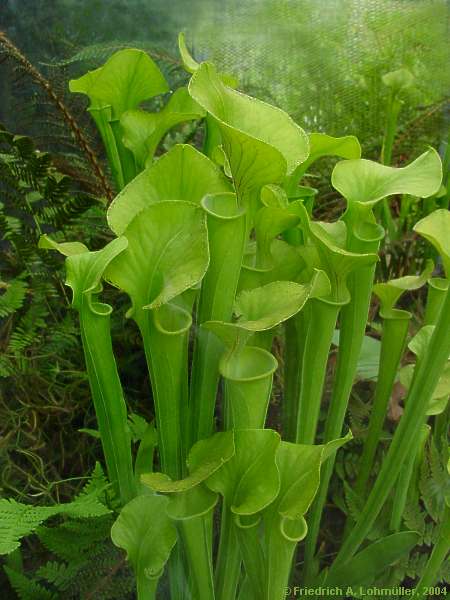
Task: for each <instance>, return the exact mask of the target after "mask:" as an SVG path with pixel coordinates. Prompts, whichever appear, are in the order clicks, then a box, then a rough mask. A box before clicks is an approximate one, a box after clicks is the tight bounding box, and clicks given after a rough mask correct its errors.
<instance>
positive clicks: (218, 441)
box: [141, 431, 234, 492]
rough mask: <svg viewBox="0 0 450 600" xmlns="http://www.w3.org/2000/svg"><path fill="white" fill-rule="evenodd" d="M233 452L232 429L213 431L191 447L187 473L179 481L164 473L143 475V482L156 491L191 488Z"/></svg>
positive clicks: (210, 473) (212, 471)
mask: <svg viewBox="0 0 450 600" xmlns="http://www.w3.org/2000/svg"><path fill="white" fill-rule="evenodd" d="M233 454H234V438H233V432H232V431H225V432H219V433H215V434H214V435H213V436H211V437H210V438H207V439H206V440H200V441H199V442H197V443H196V444H194V446H193V447H192V449H191V451H190V453H189V458H188V460H187V464H188V468H189V475H188V477H185V478H184V479H181V480H180V481H172V480H171V479H170V477H168V476H167V475H165V474H164V473H150V474H148V475H143V476H142V477H141V481H142V483H143V484H145V485H147V486H148V487H150V488H152V489H153V490H155V491H158V492H182V491H185V490H188V489H191V488H193V487H195V486H196V485H198V484H199V483H201V482H202V481H205V479H208V477H209V476H210V475H212V474H213V473H214V472H216V471H217V470H218V469H220V468H221V467H222V465H224V464H225V463H226V462H227V461H229V460H230V459H231V457H232V456H233Z"/></svg>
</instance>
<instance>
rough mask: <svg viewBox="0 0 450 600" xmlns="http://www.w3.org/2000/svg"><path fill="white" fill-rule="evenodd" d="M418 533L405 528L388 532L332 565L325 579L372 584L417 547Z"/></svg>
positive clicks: (328, 582)
mask: <svg viewBox="0 0 450 600" xmlns="http://www.w3.org/2000/svg"><path fill="white" fill-rule="evenodd" d="M418 540H419V534H418V533H416V532H415V531H402V532H400V533H394V534H392V535H388V536H387V537H385V538H382V539H380V540H377V541H376V542H373V543H372V544H370V545H369V546H367V547H366V548H364V550H361V552H359V553H358V554H356V555H355V556H354V557H353V558H352V559H350V560H349V561H348V562H346V563H344V564H342V565H340V566H339V567H337V568H336V569H332V570H331V571H330V572H329V574H328V577H327V579H326V581H325V583H326V585H327V586H343V587H347V586H369V585H371V584H372V583H373V582H374V581H375V579H376V578H377V577H378V576H379V575H381V574H382V573H383V572H384V571H385V570H386V569H387V568H388V567H389V566H390V565H392V564H394V563H395V562H397V561H398V560H400V559H401V558H404V556H405V555H408V554H409V552H411V550H412V549H413V548H414V546H415V545H416V544H417V543H418Z"/></svg>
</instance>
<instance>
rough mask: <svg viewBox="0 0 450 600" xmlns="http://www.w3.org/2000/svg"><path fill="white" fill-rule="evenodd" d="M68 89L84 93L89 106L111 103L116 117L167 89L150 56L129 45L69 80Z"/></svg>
mask: <svg viewBox="0 0 450 600" xmlns="http://www.w3.org/2000/svg"><path fill="white" fill-rule="evenodd" d="M69 89H70V91H71V92H78V93H80V94H86V95H87V96H88V97H89V99H90V102H91V108H98V107H103V106H111V108H112V118H113V119H119V118H120V117H121V115H122V114H123V113H124V112H125V111H126V110H130V109H133V108H136V107H138V106H139V104H140V103H141V102H143V101H144V100H148V99H149V98H152V97H153V96H157V95H159V94H164V93H165V92H168V91H169V87H168V85H167V82H166V80H165V79H164V76H163V74H162V73H161V71H160V70H159V68H158V67H157V65H156V64H155V63H154V62H153V60H152V59H151V58H150V56H149V55H148V54H147V53H146V52H143V51H142V50H136V49H132V48H127V49H125V50H119V52H116V53H115V54H113V55H112V56H111V57H110V58H109V59H108V60H107V61H106V63H105V64H104V65H103V66H102V67H100V68H98V69H95V71H88V72H87V73H86V74H85V75H83V76H82V77H80V78H79V79H72V80H71V81H70V82H69Z"/></svg>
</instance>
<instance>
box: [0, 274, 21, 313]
mask: <svg viewBox="0 0 450 600" xmlns="http://www.w3.org/2000/svg"><path fill="white" fill-rule="evenodd" d="M2 288H3V289H2ZM27 289H28V286H27V284H26V282H25V281H22V280H21V279H14V280H13V281H11V282H8V283H5V282H0V318H3V317H7V316H8V315H10V314H11V313H13V312H15V311H16V310H19V308H21V307H22V305H23V303H24V300H25V296H26V293H27ZM1 292H3V293H1Z"/></svg>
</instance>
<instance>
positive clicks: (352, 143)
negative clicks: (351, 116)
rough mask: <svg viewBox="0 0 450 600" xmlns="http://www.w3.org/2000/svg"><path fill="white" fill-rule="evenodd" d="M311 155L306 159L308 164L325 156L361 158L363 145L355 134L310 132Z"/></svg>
mask: <svg viewBox="0 0 450 600" xmlns="http://www.w3.org/2000/svg"><path fill="white" fill-rule="evenodd" d="M309 148H310V149H309V156H308V158H307V160H306V163H307V164H308V166H309V165H310V164H311V163H313V162H315V161H316V160H318V159H319V158H322V157H324V156H339V158H347V159H352V158H359V157H360V156H361V146H360V143H359V141H358V138H357V137H355V136H354V135H344V136H343V137H333V136H331V135H327V134H326V133H310V134H309Z"/></svg>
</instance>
